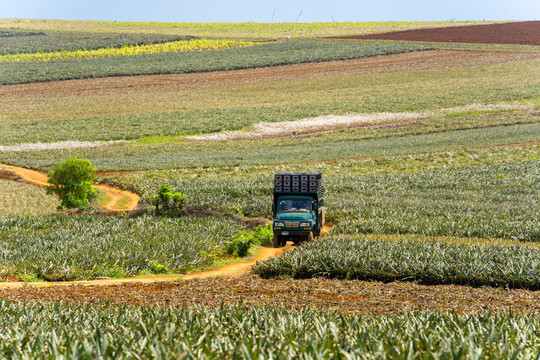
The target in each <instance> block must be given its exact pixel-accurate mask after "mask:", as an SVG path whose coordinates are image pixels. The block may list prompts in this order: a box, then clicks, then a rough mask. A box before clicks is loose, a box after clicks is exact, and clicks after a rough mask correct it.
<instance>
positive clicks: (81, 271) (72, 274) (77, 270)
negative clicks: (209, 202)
mask: <svg viewBox="0 0 540 360" xmlns="http://www.w3.org/2000/svg"><path fill="white" fill-rule="evenodd" d="M239 228H240V227H239V225H238V224H236V223H234V222H232V221H230V220H225V219H217V218H190V217H184V218H177V219H167V218H156V217H150V216H143V217H140V218H135V219H126V218H119V217H102V216H51V217H37V216H30V217H20V218H13V219H0V275H4V276H6V275H18V276H19V277H20V278H22V279H25V278H38V279H42V280H76V279H91V278H95V277H100V276H106V277H126V276H134V275H137V274H140V273H144V272H155V271H156V269H159V270H160V272H161V270H163V269H168V270H170V271H171V272H185V271H189V270H192V269H194V268H197V267H201V266H206V265H209V264H211V263H212V262H213V261H215V260H216V259H217V258H218V257H219V256H221V255H222V254H223V253H224V252H225V247H226V243H227V242H229V241H230V240H231V238H232V237H233V236H234V235H235V234H236V233H237V232H238V230H239Z"/></svg>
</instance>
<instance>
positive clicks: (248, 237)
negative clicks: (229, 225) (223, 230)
mask: <svg viewBox="0 0 540 360" xmlns="http://www.w3.org/2000/svg"><path fill="white" fill-rule="evenodd" d="M273 236H274V234H273V231H272V225H271V224H268V225H266V226H262V225H259V226H257V227H256V228H255V229H254V230H252V231H240V232H239V233H238V234H237V235H236V236H235V237H233V238H232V240H231V241H230V242H229V243H227V254H230V255H234V256H237V257H245V256H247V255H248V253H249V249H250V248H251V247H252V246H257V245H264V244H268V243H270V241H271V240H272V237H273Z"/></svg>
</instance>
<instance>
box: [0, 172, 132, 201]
mask: <svg viewBox="0 0 540 360" xmlns="http://www.w3.org/2000/svg"><path fill="white" fill-rule="evenodd" d="M0 170H4V171H7V172H10V173H13V174H15V175H17V176H18V177H19V178H21V179H22V180H24V181H25V182H27V183H29V184H32V185H37V186H42V187H44V186H47V185H49V184H48V183H47V179H48V176H47V174H46V173H44V172H41V171H36V170H30V169H25V168H21V167H17V166H12V165H6V164H0ZM96 188H98V190H99V191H101V192H102V193H103V194H104V195H105V196H106V201H105V202H103V203H102V204H100V207H101V208H103V209H105V210H109V211H130V210H133V209H135V208H136V207H137V204H138V203H139V200H140V196H139V195H137V194H134V193H132V192H130V191H125V190H120V189H116V188H113V187H112V186H108V185H102V184H100V185H96Z"/></svg>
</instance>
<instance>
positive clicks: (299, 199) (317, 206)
mask: <svg viewBox="0 0 540 360" xmlns="http://www.w3.org/2000/svg"><path fill="white" fill-rule="evenodd" d="M291 174H292V175H291ZM303 174H304V173H280V174H278V175H281V176H280V177H279V178H278V176H277V175H276V179H277V180H276V185H275V187H274V202H273V205H272V212H273V215H274V216H273V218H274V220H273V230H274V241H273V243H274V247H279V246H284V245H285V243H286V242H287V241H293V242H294V243H298V242H300V241H306V240H307V241H310V240H313V237H314V236H319V235H320V232H321V229H322V226H323V224H324V208H323V207H322V205H323V204H322V193H321V190H322V191H324V190H323V189H321V186H313V187H311V188H309V187H308V186H306V187H301V188H300V187H299V188H298V189H297V188H296V187H290V188H289V187H283V185H281V184H282V183H283V182H284V181H282V179H283V178H285V179H287V178H288V177H291V178H292V177H293V176H294V177H295V178H296V177H298V178H299V179H300V178H301V176H302V175H303ZM308 174H310V173H308ZM311 174H312V173H311ZM315 174H320V173H315ZM304 177H305V178H307V179H308V178H309V175H304ZM318 178H320V175H319V176H318ZM280 179H281V181H280ZM285 183H286V184H287V183H288V182H287V181H285ZM314 183H315V184H317V185H321V184H322V182H320V181H315V182H314Z"/></svg>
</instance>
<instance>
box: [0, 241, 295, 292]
mask: <svg viewBox="0 0 540 360" xmlns="http://www.w3.org/2000/svg"><path fill="white" fill-rule="evenodd" d="M289 249H291V247H290V246H289V245H287V246H285V247H282V248H277V249H275V248H272V247H261V248H260V250H259V251H258V252H257V255H255V257H253V258H252V259H251V260H250V261H248V262H241V263H233V264H227V265H225V266H222V267H219V268H217V269H212V270H205V271H198V272H193V273H190V274H168V275H153V276H147V277H134V278H125V279H102V280H82V281H57V282H52V281H51V282H35V283H25V282H21V281H14V282H0V289H18V288H22V287H51V286H75V285H84V286H90V285H118V284H130V283H132V284H134V283H158V282H164V281H169V282H170V281H173V280H178V279H183V280H191V279H195V278H199V279H206V278H211V277H216V276H224V277H236V276H240V275H244V274H246V273H248V272H249V270H251V267H252V266H253V265H255V264H256V263H257V262H258V261H265V260H267V259H270V258H272V257H275V256H279V255H281V254H282V253H283V252H284V251H286V250H289Z"/></svg>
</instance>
